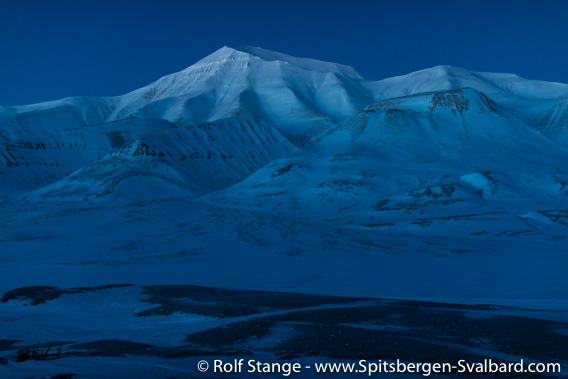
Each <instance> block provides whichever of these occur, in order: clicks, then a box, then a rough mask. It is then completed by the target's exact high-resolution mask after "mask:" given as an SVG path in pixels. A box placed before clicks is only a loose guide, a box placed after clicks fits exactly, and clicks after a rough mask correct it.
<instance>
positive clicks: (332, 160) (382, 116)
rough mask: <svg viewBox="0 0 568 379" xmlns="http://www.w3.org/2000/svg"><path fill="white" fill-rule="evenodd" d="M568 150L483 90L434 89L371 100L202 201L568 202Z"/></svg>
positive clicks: (424, 206)
mask: <svg viewBox="0 0 568 379" xmlns="http://www.w3.org/2000/svg"><path fill="white" fill-rule="evenodd" d="M567 154H568V150H567V149H566V148H563V147H561V146H559V145H557V144H555V143H554V142H552V141H550V140H549V139H547V138H546V137H544V136H542V134H540V133H539V132H538V131H536V130H534V129H533V128H532V127H530V126H528V125H526V124H524V123H522V122H521V121H519V120H517V119H516V118H515V117H512V116H511V115H510V114H509V113H508V111H507V110H505V109H503V108H502V107H499V106H498V105H497V104H496V103H495V102H494V101H492V100H491V99H490V98H489V97H487V96H486V95H485V94H483V93H481V92H479V91H477V90H474V89H460V90H451V91H442V92H433V93H426V94H420V95H412V96H407V97H402V98H397V99H390V100H386V101H383V102H379V103H376V104H372V105H371V106H369V107H367V108H366V109H365V110H363V111H361V112H359V113H358V114H357V115H355V116H354V117H352V118H351V119H349V120H347V121H345V122H343V123H340V124H338V125H337V126H336V127H335V128H334V129H332V130H331V131H329V132H328V133H326V134H325V135H324V136H322V137H321V138H319V139H318V140H317V141H316V142H314V143H313V144H312V145H310V146H309V147H306V148H305V149H302V150H299V151H298V152H296V153H295V154H293V155H292V156H291V157H289V158H286V159H281V160H278V161H275V162H273V163H272V164H270V165H268V166H267V167H265V168H263V169H262V170H260V171H259V172H257V173H255V174H254V175H252V176H251V177H249V178H248V179H247V180H245V181H243V182H241V183H238V184H236V185H234V186H232V187H230V188H227V189H225V190H223V191H220V192H217V193H214V194H210V195H208V196H206V197H204V198H203V200H204V201H212V202H216V203H221V204H235V205H237V206H240V207H245V208H253V209H266V210H271V211H275V210H292V209H296V210H301V211H299V212H301V213H302V214H303V215H310V217H315V218H317V219H321V218H329V217H332V218H334V217H347V216H348V215H352V216H353V215H358V217H359V216H361V217H363V216H364V217H368V219H369V220H373V221H377V220H390V219H392V218H393V217H394V218H401V217H409V215H412V216H411V217H418V216H420V217H422V216H423V215H428V216H429V217H432V216H434V215H436V216H444V215H452V214H459V213H464V212H465V213H468V212H469V213H472V212H473V213H477V212H479V211H480V209H483V208H485V209H488V210H495V209H496V208H502V207H504V208H507V207H510V209H517V210H515V211H514V212H517V211H519V212H521V211H520V210H519V209H533V210H534V209H537V208H542V207H543V206H544V205H543V204H548V205H549V206H552V207H556V206H557V204H558V203H559V202H560V203H562V204H568V186H567V183H568V171H567V170H566V169H565V168H564V167H563V165H562V162H563V160H564V159H565V158H566V156H567ZM307 209H309V211H306V210H307ZM421 215H422V216H421ZM424 217H426V216H424Z"/></svg>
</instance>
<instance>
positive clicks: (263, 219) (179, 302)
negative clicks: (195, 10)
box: [0, 47, 568, 378]
mask: <svg viewBox="0 0 568 379" xmlns="http://www.w3.org/2000/svg"><path fill="white" fill-rule="evenodd" d="M567 159H568V85H566V84H559V83H547V82H538V81H531V80H526V79H522V78H519V77H518V76H515V75H511V74H491V73H478V72H473V71H468V70H464V69H459V68H454V67H450V66H438V67H433V68H430V69H426V70H422V71H418V72H415V73H411V74H408V75H405V76H400V77H395V78H388V79H384V80H380V81H372V80H367V79H364V78H362V77H361V76H360V75H359V74H358V73H357V72H356V71H355V70H354V69H353V68H350V67H347V66H343V65H338V64H333V63H326V62H320V61H316V60H312V59H303V58H294V57H291V56H288V55H284V54H280V53H275V52H271V51H267V50H262V49H259V48H253V47H243V48H239V49H232V48H227V47H224V48H222V49H220V50H218V51H216V52H214V53H213V54H211V55H210V56H208V57H206V58H204V59H202V60H201V61H199V62H197V63H195V64H194V65H192V66H190V67H188V68H186V69H185V70H183V71H180V72H178V73H175V74H172V75H167V76H164V77H162V78H160V79H158V80H157V81H155V82H154V83H151V84H149V85H148V86H146V87H143V88H141V89H138V90H135V91H133V92H130V93H127V94H125V95H122V96H117V97H111V98H94V97H90V98H69V99H62V100H57V101H53V102H48V103H42V104H34V105H27V106H18V107H0V267H1V268H2V270H1V271H0V273H1V275H0V292H2V293H0V313H1V314H2V315H3V316H4V317H3V319H4V321H1V322H4V323H6V325H7V327H5V328H0V331H1V332H0V353H2V355H4V356H6V357H7V358H8V355H6V354H7V353H6V354H4V353H5V352H6V351H8V350H9V349H12V350H14V351H16V349H18V348H21V347H24V346H27V345H30V346H31V345H35V346H37V347H39V348H41V347H43V346H45V347H47V346H51V345H54V346H55V344H56V343H57V344H58V345H59V344H62V345H64V347H63V349H64V358H65V359H60V360H57V361H53V362H55V363H53V364H52V363H49V364H47V363H46V362H43V361H38V362H37V363H34V362H30V361H27V362H23V363H18V362H14V361H8V359H4V358H3V357H1V356H0V376H1V377H21V376H22V375H25V376H26V377H56V376H60V375H57V374H62V373H77V374H85V375H93V373H95V375H98V376H108V377H117V376H123V377H139V376H140V373H143V375H146V376H148V377H164V378H165V377H171V376H172V375H187V376H190V377H197V376H199V375H203V374H202V373H197V371H195V370H196V367H195V366H196V365H195V363H196V360H200V359H201V358H203V359H204V360H209V361H210V362H211V360H210V359H211V357H212V354H215V355H219V356H226V355H227V354H228V355H230V356H235V357H236V355H235V354H241V353H242V354H243V356H252V357H254V358H255V359H256V358H259V359H262V360H266V359H268V358H270V357H271V356H272V358H274V359H275V360H276V359H278V361H279V362H281V361H282V359H285V360H291V361H298V360H300V361H303V362H304V363H307V362H308V361H306V360H305V359H306V358H310V359H311V358H313V359H314V360H315V361H322V360H324V359H325V360H328V359H330V358H343V359H352V358H353V359H355V358H357V359H359V358H363V359H369V357H368V356H367V355H368V354H369V351H371V350H369V346H371V348H372V351H371V352H372V353H373V354H374V356H375V357H383V358H389V357H391V358H393V359H401V360H404V361H409V362H414V361H422V362H428V361H431V360H432V359H435V358H436V357H440V356H444V357H445V358H444V359H447V360H449V361H451V359H452V357H455V358H456V359H466V360H468V361H474V360H479V361H481V359H483V358H486V357H491V358H492V359H493V358H494V359H496V360H504V361H519V360H520V359H525V360H526V361H527V362H528V361H536V362H564V361H566V359H565V357H566V346H568V344H567V338H568V337H566V333H565V331H566V325H568V323H567V320H568V306H567V303H566V288H567V287H568V280H567V276H566V262H567V257H566V253H567V249H566V247H567V243H566V241H568V168H567V167H566V160H567ZM121 283H132V284H133V285H124V284H121ZM116 284H119V285H116ZM207 287H215V288H207ZM223 288H224V289H223ZM237 290H240V291H237ZM250 290H262V291H271V292H251V291H250ZM291 292H293V293H295V294H292V293H291ZM307 294H312V295H309V296H308V295H307ZM313 295H316V296H313ZM322 295H334V296H346V297H341V298H339V297H337V298H330V297H327V296H322ZM377 299H382V300H377ZM416 300H420V301H421V302H417V301H416ZM441 303H451V304H446V305H443V304H441ZM454 303H458V304H454ZM466 304H470V305H466ZM109 320H112V322H109ZM527 330H528V331H531V330H532V331H533V332H528V333H527V332H526V331H527ZM535 331H536V332H535ZM543 336H545V337H546V338H544V339H543ZM544 340H545V342H546V343H543V341H544ZM53 341H61V342H53ZM72 341H73V342H72ZM306 341H308V342H309V343H308V344H307V345H306ZM362 341H363V342H362ZM377 341H378V342H381V343H376V342H377ZM417 344H418V345H417ZM545 345H546V346H545ZM346 346H349V347H350V348H349V350H350V351H351V350H353V349H351V347H354V348H355V350H353V351H351V353H350V354H352V355H345V354H344V353H343V352H344V351H346ZM393 346H396V348H395V350H393ZM535 346H536V347H535ZM373 349H374V350H373ZM420 351H423V352H425V353H426V352H427V353H428V354H429V355H417V354H419V353H420ZM103 353H104V355H105V358H104V359H102V358H101V357H100V355H102V354H103ZM142 354H145V355H142ZM201 354H204V356H203V357H201ZM337 354H338V355H337ZM389 354H391V355H389ZM464 354H466V355H464ZM113 355H120V356H123V355H124V356H123V357H118V356H116V357H114V356H113ZM109 359H110V361H109ZM231 359H232V358H231ZM563 359H564V361H562V360H563ZM103 361H104V362H103ZM108 362H111V363H112V364H111V365H109V364H108ZM177 364H179V365H180V366H179V367H181V368H183V369H179V368H178V366H176V365H177ZM103 366H104V367H103ZM118 367H122V368H125V369H124V371H121V372H124V373H125V374H124V375H123V374H120V373H119V374H117V371H116V368H118ZM22 370H23V371H22ZM148 370H150V371H148ZM191 370H193V371H191ZM101 373H102V374H101ZM155 373H156V374H155ZM62 375H63V376H66V377H67V375H74V374H62Z"/></svg>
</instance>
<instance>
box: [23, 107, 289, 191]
mask: <svg viewBox="0 0 568 379" xmlns="http://www.w3.org/2000/svg"><path fill="white" fill-rule="evenodd" d="M293 148H294V145H292V144H291V143H290V142H289V141H288V140H287V139H286V138H285V137H284V136H282V135H281V134H280V133H279V132H278V131H277V130H276V129H275V128H274V127H272V126H271V125H270V124H268V123H266V122H265V121H264V120H262V119H260V118H258V117H253V116H239V117H233V118H230V119H224V120H218V121H215V122H212V123H204V124H198V125H195V126H189V127H177V128H171V129H167V130H165V131H158V132H155V133H151V134H146V135H144V136H142V137H140V138H137V139H134V140H131V141H130V142H129V143H128V144H127V145H126V146H124V147H122V148H119V149H117V150H115V151H113V152H112V153H110V154H108V155H106V156H105V157H103V158H102V159H100V160H98V161H96V162H94V163H92V164H89V165H86V166H84V167H82V168H80V169H79V170H77V171H76V172H74V173H72V174H71V175H70V176H69V177H67V178H65V179H64V180H62V181H59V182H56V183H53V184H51V185H49V186H47V187H45V188H42V189H40V190H38V191H36V192H35V193H34V194H33V195H32V197H34V198H38V197H39V198H41V199H65V200H89V199H94V200H96V199H101V198H105V199H107V200H115V201H124V200H126V201H134V200H142V199H144V200H149V199H153V198H161V197H168V196H175V195H182V196H186V197H194V196H198V195H202V194H205V193H208V192H211V191H215V190H219V189H222V188H224V187H227V186H229V185H231V184H234V183H236V182H238V181H240V180H242V179H244V178H246V177H247V176H249V175H250V174H252V173H253V172H254V171H256V170H257V169H259V168H261V167H262V166H264V165H265V164H267V163H269V162H270V161H272V160H274V159H277V158H281V157H283V156H286V155H288V154H289V153H290V152H291V151H292V150H293Z"/></svg>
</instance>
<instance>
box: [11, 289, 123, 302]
mask: <svg viewBox="0 0 568 379" xmlns="http://www.w3.org/2000/svg"><path fill="white" fill-rule="evenodd" d="M130 285H131V284H108V285H104V286H98V287H76V288H68V289H62V288H56V287H48V286H30V287H21V288H16V289H13V290H10V291H6V292H4V295H3V296H2V297H1V298H0V302H3V303H5V302H7V301H10V300H30V304H31V305H38V304H42V303H45V302H46V301H50V300H53V299H57V298H58V297H59V296H61V295H69V294H76V293H82V292H88V291H102V290H105V289H110V288H116V287H128V286H130Z"/></svg>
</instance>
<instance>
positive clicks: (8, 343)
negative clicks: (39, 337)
mask: <svg viewBox="0 0 568 379" xmlns="http://www.w3.org/2000/svg"><path fill="white" fill-rule="evenodd" d="M17 342H20V340H7V339H1V338H0V350H12V349H13V346H12V345H13V344H15V343H17Z"/></svg>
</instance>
